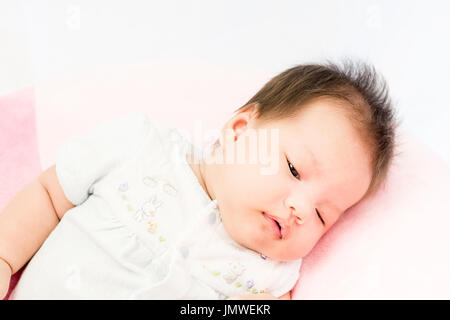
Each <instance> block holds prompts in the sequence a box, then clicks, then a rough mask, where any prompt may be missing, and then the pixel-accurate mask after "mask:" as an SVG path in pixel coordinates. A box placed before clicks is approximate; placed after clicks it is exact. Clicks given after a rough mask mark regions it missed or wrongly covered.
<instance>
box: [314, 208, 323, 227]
mask: <svg viewBox="0 0 450 320" xmlns="http://www.w3.org/2000/svg"><path fill="white" fill-rule="evenodd" d="M316 213H317V216H318V217H319V219H320V221H321V222H322V224H323V225H325V221H323V218H322V216H321V215H320V212H319V210H317V209H316Z"/></svg>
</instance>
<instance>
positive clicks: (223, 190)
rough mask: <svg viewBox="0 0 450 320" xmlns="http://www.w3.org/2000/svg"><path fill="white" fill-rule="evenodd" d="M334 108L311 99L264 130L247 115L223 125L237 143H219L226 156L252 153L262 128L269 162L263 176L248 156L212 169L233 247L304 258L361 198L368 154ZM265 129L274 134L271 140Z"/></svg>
mask: <svg viewBox="0 0 450 320" xmlns="http://www.w3.org/2000/svg"><path fill="white" fill-rule="evenodd" d="M335 104H336V102H335V101H333V100H331V99H319V100H314V101H312V102H310V103H309V104H308V106H307V107H306V108H304V109H302V111H301V112H300V113H299V114H298V115H297V116H295V117H292V118H287V119H282V120H278V121H271V122H269V123H267V124H258V123H257V122H256V121H255V119H254V118H252V115H253V113H252V111H253V110H252V109H249V110H246V111H243V112H240V113H239V114H237V115H235V116H234V117H233V118H232V119H230V120H229V121H228V122H227V123H226V125H225V127H224V130H223V132H225V131H226V130H229V132H234V133H235V134H236V135H237V138H236V140H234V139H231V140H233V141H231V142H230V143H223V145H224V146H223V147H224V149H225V151H224V154H225V158H226V155H227V153H229V152H230V150H231V149H230V148H234V150H235V151H234V152H235V153H238V151H237V150H240V148H243V149H241V150H247V151H249V150H250V149H251V148H252V147H255V146H254V145H253V146H252V147H249V141H250V140H249V139H246V138H245V137H246V136H247V137H248V135H249V134H253V133H255V130H258V129H263V130H267V131H266V132H267V139H266V140H265V141H264V143H265V145H264V144H263V145H264V146H265V148H268V149H267V150H271V151H270V152H269V153H268V154H271V155H273V157H274V158H273V159H272V161H273V162H272V167H273V164H275V167H274V168H275V170H267V168H268V164H267V162H264V161H265V159H262V158H261V156H257V157H256V158H257V162H256V163H251V162H250V161H249V159H250V156H249V155H247V157H246V161H245V162H244V163H237V162H236V161H234V162H232V163H227V161H224V162H225V163H224V164H221V165H217V166H215V169H214V174H212V175H211V177H214V179H213V180H214V181H210V183H209V187H210V188H211V191H212V193H213V194H214V197H215V198H216V199H217V201H218V205H219V209H220V212H221V216H222V221H223V224H224V226H225V229H226V230H227V232H228V233H229V234H230V236H231V237H232V238H233V239H234V240H235V241H236V242H238V243H239V244H241V245H243V246H245V247H247V248H250V249H252V250H254V251H257V252H259V253H262V254H263V255H265V256H267V257H269V258H272V259H276V260H282V261H287V260H293V259H298V258H302V257H304V256H305V255H307V254H308V252H309V251H310V250H311V249H312V248H313V247H314V245H315V244H316V243H317V241H318V240H319V239H320V238H321V237H322V236H323V235H324V234H325V232H326V231H327V230H329V229H330V227H331V226H332V225H333V224H334V223H335V222H336V221H337V220H338V218H339V217H340V216H341V214H342V213H343V212H344V211H345V210H346V209H348V208H349V207H351V206H352V205H354V204H355V203H357V202H358V201H359V200H360V199H361V198H362V197H363V195H364V193H365V192H366V190H367V189H368V186H369V183H370V180H371V169H370V155H369V154H368V152H367V150H366V148H365V145H364V144H363V142H362V140H361V139H360V137H359V136H358V133H357V132H356V131H355V130H354V129H353V127H352V125H351V123H350V121H349V120H348V118H347V117H346V115H345V114H344V113H343V111H342V110H339V109H338V108H336V107H334V105H335ZM271 129H278V130H279V131H278V138H277V139H275V140H273V139H270V138H269V137H270V133H271V131H270V130H271ZM230 130H232V131H230ZM261 132H263V131H259V135H258V137H260V138H261V137H262V136H261V135H260V133H261ZM272 132H273V131H272ZM260 141H263V140H260ZM223 142H224V140H223ZM256 148H257V149H253V150H258V151H260V150H262V147H258V146H256ZM265 152H266V154H267V151H265ZM253 159H254V158H253Z"/></svg>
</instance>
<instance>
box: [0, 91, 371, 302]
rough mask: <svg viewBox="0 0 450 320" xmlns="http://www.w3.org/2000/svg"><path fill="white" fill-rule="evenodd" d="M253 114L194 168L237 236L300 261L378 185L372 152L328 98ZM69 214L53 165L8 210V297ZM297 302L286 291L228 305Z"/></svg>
mask: <svg viewBox="0 0 450 320" xmlns="http://www.w3.org/2000/svg"><path fill="white" fill-rule="evenodd" d="M256 110H257V108H256V105H254V104H250V105H248V106H247V107H246V108H244V109H242V110H241V111H239V112H238V113H236V114H235V115H234V116H233V117H232V118H231V119H229V120H228V121H227V122H226V124H225V126H224V127H223V129H222V139H221V144H220V146H219V147H218V148H216V149H214V151H213V152H211V153H210V154H209V155H206V156H205V157H203V158H202V159H197V158H194V157H188V159H187V160H188V162H189V164H190V166H191V168H192V170H193V172H194V173H195V175H196V176H197V178H198V181H199V183H200V185H201V186H202V187H203V189H204V190H205V192H206V193H207V194H208V196H209V197H210V198H211V199H212V200H217V206H218V208H219V211H220V214H221V218H222V222H223V224H224V227H225V229H226V230H227V232H228V233H229V235H230V236H231V238H233V239H234V240H235V241H236V242H237V243H239V244H241V245H242V246H245V247H247V248H249V249H251V250H254V251H256V252H258V253H261V254H263V255H265V256H267V257H270V258H272V259H275V260H280V261H289V260H295V259H300V258H303V257H304V256H306V255H307V254H308V253H309V252H310V251H311V249H312V248H313V247H314V245H315V244H316V243H317V242H318V240H319V239H320V238H321V237H322V236H323V235H324V234H325V233H326V232H327V231H328V230H329V229H330V228H331V227H332V226H333V225H334V224H335V222H336V221H337V220H338V219H339V217H340V216H341V215H342V214H343V212H345V211H346V210H347V209H348V208H350V207H352V206H353V205H354V204H356V203H357V202H358V201H359V200H360V199H362V197H363V196H364V194H365V193H366V191H367V189H368V187H369V184H370V181H371V178H372V172H371V166H370V153H369V152H368V149H367V147H366V145H365V144H364V142H363V140H362V139H361V138H360V136H359V134H358V132H357V131H356V130H355V129H354V127H353V125H352V123H351V122H350V120H349V119H348V118H347V115H346V113H345V112H344V111H343V110H342V108H340V107H339V103H338V102H336V100H333V99H331V98H319V99H315V100H312V101H310V102H309V103H307V104H306V105H305V106H303V108H302V110H301V112H299V113H297V114H296V115H294V116H292V117H289V118H284V119H281V120H271V121H266V122H261V121H258V117H257V112H256ZM271 134H275V135H276V139H271V138H270V136H271ZM252 136H253V137H257V139H256V140H252ZM264 137H265V138H264ZM252 141H253V142H252ZM255 141H258V143H256V144H255ZM263 149H264V150H265V149H267V150H271V152H270V155H272V156H271V158H270V159H267V158H266V157H264V156H261V154H263V152H260V151H262V150H263ZM274 150H275V151H274ZM252 152H253V157H252ZM254 152H256V153H254ZM230 155H231V156H230ZM233 155H234V156H235V157H233ZM255 155H256V156H255ZM238 159H240V161H238ZM255 159H256V161H255ZM242 160H243V161H242ZM268 165H269V166H270V169H268ZM72 207H73V204H72V203H71V202H70V201H69V200H67V198H66V196H65V195H64V192H63V190H62V188H61V186H60V184H59V182H58V178H57V176H56V171H55V166H54V165H53V166H51V167H50V168H48V169H47V170H45V171H44V172H43V173H42V174H41V175H40V176H39V177H38V178H36V179H35V180H33V181H32V182H31V183H30V184H28V185H27V186H26V187H25V188H24V189H23V190H22V191H20V192H19V193H18V194H17V195H16V196H15V197H14V198H13V199H12V200H11V201H10V202H9V203H8V204H7V206H6V207H5V208H4V209H3V211H2V212H1V213H0V297H1V298H3V297H4V296H5V295H6V293H7V290H8V286H9V281H10V277H11V274H14V273H15V272H17V271H18V270H20V269H21V268H22V267H23V266H24V265H25V264H26V263H27V262H28V261H29V260H30V259H31V257H32V256H33V255H34V254H35V253H36V251H37V250H38V249H39V247H40V246H41V245H42V243H43V242H44V241H45V239H46V238H47V237H48V235H49V234H50V233H51V232H52V230H53V229H54V228H55V227H56V225H57V224H58V222H59V220H60V219H61V218H62V217H63V216H64V214H65V213H66V212H67V211H68V210H69V209H70V208H72ZM290 297H291V294H290V292H287V293H286V294H285V295H283V296H281V297H273V296H271V295H270V294H267V293H264V294H259V295H249V296H237V297H231V298H230V299H290Z"/></svg>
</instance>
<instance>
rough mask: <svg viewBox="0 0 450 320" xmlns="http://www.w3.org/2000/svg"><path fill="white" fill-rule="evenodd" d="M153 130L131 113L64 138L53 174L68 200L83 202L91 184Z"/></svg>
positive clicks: (140, 116) (143, 118)
mask: <svg viewBox="0 0 450 320" xmlns="http://www.w3.org/2000/svg"><path fill="white" fill-rule="evenodd" d="M154 130H155V129H154V127H153V125H152V123H151V122H150V121H149V119H148V117H147V115H146V114H145V113H130V114H127V115H125V116H122V117H121V118H115V119H113V120H108V121H105V122H102V123H100V124H99V125H97V126H96V127H94V128H93V129H91V130H90V131H89V132H88V133H87V134H86V135H82V136H73V137H70V138H69V139H67V140H66V141H65V142H64V143H63V144H62V146H61V147H60V149H59V150H58V152H57V155H56V175H57V177H58V180H59V183H60V185H61V187H62V189H63V191H64V193H65V195H66V197H67V199H68V200H69V201H70V202H72V204H74V205H80V204H81V203H83V202H84V201H85V200H86V199H87V198H88V196H89V195H90V194H92V189H91V188H92V186H93V184H94V183H95V182H96V181H98V180H100V179H102V177H104V176H106V175H107V174H108V173H109V172H110V171H111V170H113V169H114V168H116V167H118V166H119V165H121V164H122V163H123V162H124V161H125V160H127V159H128V158H129V157H130V156H131V155H133V154H135V153H136V152H137V151H138V150H139V148H140V147H141V145H142V144H143V143H144V141H145V140H146V138H147V137H148V136H149V135H151V134H155V133H154V132H153V131H154Z"/></svg>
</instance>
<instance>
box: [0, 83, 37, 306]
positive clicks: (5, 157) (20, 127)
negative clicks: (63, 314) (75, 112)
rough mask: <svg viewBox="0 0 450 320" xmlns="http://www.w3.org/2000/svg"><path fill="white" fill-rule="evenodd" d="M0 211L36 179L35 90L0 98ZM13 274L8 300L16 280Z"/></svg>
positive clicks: (26, 90)
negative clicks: (0, 180)
mask: <svg viewBox="0 0 450 320" xmlns="http://www.w3.org/2000/svg"><path fill="white" fill-rule="evenodd" d="M0 132H1V134H0V150H1V151H0V177H1V179H2V183H1V185H0V210H2V209H3V208H4V207H5V206H6V204H7V203H8V201H9V200H10V199H11V198H13V197H14V195H15V194H16V193H17V192H18V191H20V190H21V189H22V188H23V187H24V186H25V185H27V184H28V183H29V182H30V181H31V180H32V179H34V178H36V177H37V176H38V175H39V174H40V172H41V163H40V157H39V150H38V144H37V137H36V118H35V109H34V89H33V88H28V89H25V90H22V91H19V92H15V93H13V94H9V95H7V96H4V97H0ZM20 274H21V271H19V272H17V273H16V274H15V275H13V277H12V279H11V285H10V289H9V292H8V295H7V296H6V297H5V299H7V298H8V297H9V294H10V293H11V291H12V289H13V288H14V286H15V285H16V283H17V280H18V279H19V277H20Z"/></svg>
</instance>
